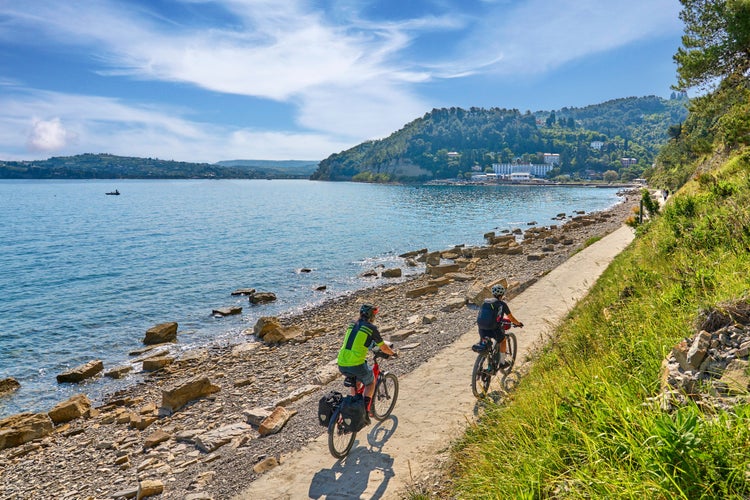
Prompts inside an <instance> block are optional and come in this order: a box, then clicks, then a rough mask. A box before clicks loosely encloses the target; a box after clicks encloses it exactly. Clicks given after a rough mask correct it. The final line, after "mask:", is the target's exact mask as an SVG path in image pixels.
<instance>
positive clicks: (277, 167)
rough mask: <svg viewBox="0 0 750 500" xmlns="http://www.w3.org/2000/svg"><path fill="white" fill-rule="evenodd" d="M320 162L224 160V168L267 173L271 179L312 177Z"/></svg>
mask: <svg viewBox="0 0 750 500" xmlns="http://www.w3.org/2000/svg"><path fill="white" fill-rule="evenodd" d="M318 163H320V161H319V160H223V161H218V162H216V165H220V166H222V167H234V168H247V169H250V170H255V171H258V172H265V173H266V174H267V175H269V176H271V177H290V176H293V177H305V178H308V177H310V176H311V175H312V174H313V173H314V172H315V171H316V170H317V169H318Z"/></svg>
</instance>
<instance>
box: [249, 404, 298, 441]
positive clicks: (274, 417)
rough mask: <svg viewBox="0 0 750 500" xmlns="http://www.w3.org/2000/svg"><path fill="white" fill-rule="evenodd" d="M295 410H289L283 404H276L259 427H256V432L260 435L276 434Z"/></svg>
mask: <svg viewBox="0 0 750 500" xmlns="http://www.w3.org/2000/svg"><path fill="white" fill-rule="evenodd" d="M296 413H297V412H296V411H295V410H290V409H287V408H284V407H283V406H277V407H276V408H275V409H274V410H273V411H272V412H271V414H270V415H269V416H268V418H266V419H265V420H263V422H262V423H261V424H260V427H258V432H259V433H260V435H261V436H268V435H269V434H276V433H277V432H279V431H280V430H281V429H282V427H284V424H286V423H287V421H289V419H290V418H292V417H293V416H294V415H295V414H296Z"/></svg>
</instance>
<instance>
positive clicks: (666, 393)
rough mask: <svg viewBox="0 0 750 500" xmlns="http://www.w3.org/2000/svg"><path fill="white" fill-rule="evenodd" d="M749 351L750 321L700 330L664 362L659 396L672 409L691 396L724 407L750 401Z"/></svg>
mask: <svg viewBox="0 0 750 500" xmlns="http://www.w3.org/2000/svg"><path fill="white" fill-rule="evenodd" d="M749 353H750V326H749V325H742V324H732V325H728V326H724V327H721V328H719V329H717V330H716V331H713V332H708V331H706V330H700V331H698V332H697V333H696V334H695V335H693V337H691V338H686V339H684V340H682V341H681V342H680V343H678V344H677V345H675V346H674V347H673V348H672V351H671V352H670V354H669V356H668V357H667V358H666V359H665V360H664V361H663V362H662V373H661V394H660V395H659V397H658V398H657V399H658V400H659V402H660V404H661V407H662V409H664V410H667V411H670V410H672V409H674V408H675V407H677V406H681V405H684V404H687V402H688V401H689V400H692V401H694V402H695V403H697V404H698V405H699V406H702V407H706V408H721V409H728V408H730V407H731V406H733V405H735V404H737V403H740V402H744V403H747V402H750V392H749V391H750V377H748V371H747V368H748V365H749V364H750V360H749V359H748V354H749Z"/></svg>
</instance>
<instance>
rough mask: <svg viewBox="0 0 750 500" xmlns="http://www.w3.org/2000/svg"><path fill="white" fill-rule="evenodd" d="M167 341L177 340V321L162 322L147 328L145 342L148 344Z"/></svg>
mask: <svg viewBox="0 0 750 500" xmlns="http://www.w3.org/2000/svg"><path fill="white" fill-rule="evenodd" d="M166 342H177V323H175V322H174V321H172V322H170V323H161V324H158V325H156V326H152V327H151V328H149V329H148V330H146V337H145V338H144V339H143V343H144V344H146V345H154V344H164V343H166Z"/></svg>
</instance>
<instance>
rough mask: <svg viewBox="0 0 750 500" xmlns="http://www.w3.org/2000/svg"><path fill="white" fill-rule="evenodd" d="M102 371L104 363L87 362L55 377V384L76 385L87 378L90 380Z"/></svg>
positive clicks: (98, 361) (99, 361)
mask: <svg viewBox="0 0 750 500" xmlns="http://www.w3.org/2000/svg"><path fill="white" fill-rule="evenodd" d="M103 369H104V363H103V362H102V361H101V360H98V359H97V360H93V361H89V362H88V363H86V364H83V365H81V366H78V367H76V368H73V369H72V370H69V371H67V372H65V373H61V374H59V375H58V376H57V382H58V383H60V384H62V383H65V382H70V383H74V384H77V383H78V382H81V381H83V380H86V379H87V378H91V377H93V376H94V375H96V374H98V373H99V372H100V371H102V370H103Z"/></svg>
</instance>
